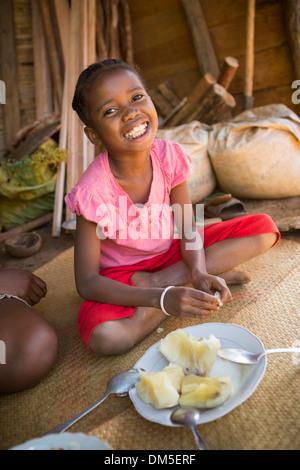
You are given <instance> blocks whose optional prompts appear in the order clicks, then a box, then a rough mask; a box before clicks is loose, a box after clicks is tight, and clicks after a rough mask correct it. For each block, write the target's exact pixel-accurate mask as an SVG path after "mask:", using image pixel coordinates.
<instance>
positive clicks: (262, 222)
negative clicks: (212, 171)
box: [78, 214, 280, 346]
mask: <svg viewBox="0 0 300 470" xmlns="http://www.w3.org/2000/svg"><path fill="white" fill-rule="evenodd" d="M271 232H273V233H277V235H278V236H277V240H276V242H275V244H276V243H277V242H278V240H279V238H280V233H279V230H278V228H277V227H276V225H275V223H274V222H273V220H272V219H271V218H270V217H269V216H268V215H265V214H258V215H248V216H242V217H237V218H235V219H230V220H227V221H225V222H220V223H217V224H212V225H208V226H206V227H204V240H203V244H204V248H207V247H208V246H210V245H212V244H213V243H216V242H219V241H222V240H226V239H229V238H241V237H249V236H253V235H259V234H262V233H271ZM180 260H182V255H181V251H180V242H179V239H174V240H173V241H172V243H171V246H170V249H169V250H168V251H167V252H166V253H163V254H161V255H158V256H155V257H154V258H151V259H147V260H145V261H140V262H139V263H136V264H133V265H130V266H118V267H114V268H107V269H103V270H101V271H100V273H99V274H100V275H101V276H106V277H108V278H110V279H114V280H116V281H119V282H122V283H123V284H127V285H130V286H133V285H134V284H133V283H132V281H131V279H130V278H131V276H132V275H133V274H134V273H135V272H137V271H147V272H155V271H160V270H162V269H164V268H167V267H168V266H170V265H172V264H174V263H177V262H178V261H180ZM135 309H136V307H124V306H122V305H112V304H103V303H99V302H93V301H85V302H84V303H83V304H82V306H81V307H80V310H79V313H78V322H79V330H80V334H81V336H82V339H83V341H84V343H85V344H86V345H87V346H89V341H90V336H91V334H92V332H93V330H94V328H95V327H96V326H98V325H99V324H100V323H103V322H106V321H109V320H116V319H120V318H126V317H133V313H134V311H135Z"/></svg>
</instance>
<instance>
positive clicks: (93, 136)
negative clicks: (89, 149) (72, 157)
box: [84, 127, 101, 145]
mask: <svg viewBox="0 0 300 470" xmlns="http://www.w3.org/2000/svg"><path fill="white" fill-rule="evenodd" d="M84 132H85V135H86V136H87V138H88V139H89V140H90V141H91V142H92V144H94V145H100V144H101V140H100V137H98V135H97V133H96V132H95V131H94V129H92V128H91V127H85V128H84Z"/></svg>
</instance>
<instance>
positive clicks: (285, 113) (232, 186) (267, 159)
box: [208, 104, 300, 199]
mask: <svg viewBox="0 0 300 470" xmlns="http://www.w3.org/2000/svg"><path fill="white" fill-rule="evenodd" d="M208 153H209V155H210V158H211V162H212V165H213V168H214V170H215V173H216V176H217V180H218V183H219V187H220V189H222V190H223V191H224V192H229V193H232V194H233V195H234V196H237V197H241V198H243V197H244V198H250V199H251V198H252V199H273V198H283V197H292V196H299V195H300V118H299V117H298V116H297V115H296V114H295V113H294V112H293V111H291V110H290V109H289V108H287V107H286V106H285V105H283V104H274V105H269V106H263V107H259V108H254V109H252V110H249V111H244V112H243V113H241V114H239V115H238V116H236V117H235V118H234V119H233V120H231V121H230V122H225V123H224V122H223V123H218V124H215V125H213V126H212V127H211V131H210V133H209V137H208Z"/></svg>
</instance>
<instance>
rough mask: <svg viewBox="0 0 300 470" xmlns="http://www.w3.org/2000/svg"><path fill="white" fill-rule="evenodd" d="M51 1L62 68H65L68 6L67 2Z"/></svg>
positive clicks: (68, 34) (68, 20)
mask: <svg viewBox="0 0 300 470" xmlns="http://www.w3.org/2000/svg"><path fill="white" fill-rule="evenodd" d="M53 1H54V11H55V19H56V22H57V27H58V34H59V38H60V45H61V49H62V56H63V60H64V67H65V68H66V66H67V62H68V57H69V37H70V6H69V2H68V0H53Z"/></svg>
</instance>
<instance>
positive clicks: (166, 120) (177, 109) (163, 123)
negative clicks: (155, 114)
mask: <svg viewBox="0 0 300 470" xmlns="http://www.w3.org/2000/svg"><path fill="white" fill-rule="evenodd" d="M186 102H187V97H184V98H183V100H181V101H180V102H179V103H178V105H177V106H175V108H174V109H173V111H172V112H171V113H170V114H169V116H167V117H166V118H165V119H164V120H163V122H162V123H161V125H160V126H159V127H164V126H165V125H166V124H168V122H169V121H170V120H171V119H172V118H173V117H174V116H175V115H176V114H177V113H178V111H180V109H181V108H182V107H183V106H184V105H185V103H186Z"/></svg>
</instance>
